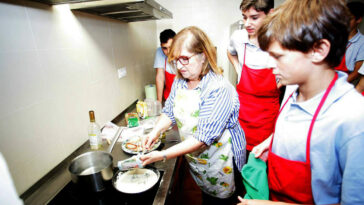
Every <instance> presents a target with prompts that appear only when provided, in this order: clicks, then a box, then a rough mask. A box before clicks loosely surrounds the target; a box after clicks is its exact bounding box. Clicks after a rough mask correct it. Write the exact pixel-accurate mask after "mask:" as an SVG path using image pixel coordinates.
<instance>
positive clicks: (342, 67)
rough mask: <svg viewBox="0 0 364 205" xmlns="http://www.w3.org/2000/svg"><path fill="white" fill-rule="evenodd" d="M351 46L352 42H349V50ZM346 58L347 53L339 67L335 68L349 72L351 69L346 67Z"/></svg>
mask: <svg viewBox="0 0 364 205" xmlns="http://www.w3.org/2000/svg"><path fill="white" fill-rule="evenodd" d="M350 46H351V42H350V43H349V45H347V46H346V50H348V48H349V47H350ZM345 53H346V51H345ZM345 58H346V54H344V56H343V58H342V60H341V62H340V64H339V65H338V66H337V67H335V70H339V71H344V72H345V73H347V74H349V73H350V71H349V69H348V67H346V60H345Z"/></svg>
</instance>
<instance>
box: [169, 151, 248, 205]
mask: <svg viewBox="0 0 364 205" xmlns="http://www.w3.org/2000/svg"><path fill="white" fill-rule="evenodd" d="M177 163H178V165H177V166H176V168H177V169H178V170H177V173H176V176H175V180H176V181H175V182H177V183H175V187H174V189H173V191H172V192H174V195H173V199H172V200H171V201H169V202H168V203H167V204H171V205H202V191H201V189H200V188H199V187H198V186H197V185H196V183H195V181H194V180H193V178H192V176H191V174H190V171H189V167H188V164H187V162H186V160H185V159H184V158H182V159H180V160H179V161H178V162H177ZM240 186H242V184H241V185H240ZM239 192H241V193H240V194H239V195H240V196H244V193H243V192H244V191H242V190H241V189H240V190H239ZM234 197H236V200H234V201H235V202H232V204H237V203H238V200H237V196H234Z"/></svg>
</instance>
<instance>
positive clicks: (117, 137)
mask: <svg viewBox="0 0 364 205" xmlns="http://www.w3.org/2000/svg"><path fill="white" fill-rule="evenodd" d="M124 129H125V127H119V128H118V130H117V131H116V133H115V135H114V138H113V140H112V143H111V144H110V146H109V147H108V148H107V150H106V152H108V153H111V151H112V149H113V148H114V145H115V143H116V141H117V140H118V139H119V137H120V135H121V133H122V132H123V131H124Z"/></svg>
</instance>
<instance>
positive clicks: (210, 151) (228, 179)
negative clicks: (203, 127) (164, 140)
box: [173, 88, 235, 198]
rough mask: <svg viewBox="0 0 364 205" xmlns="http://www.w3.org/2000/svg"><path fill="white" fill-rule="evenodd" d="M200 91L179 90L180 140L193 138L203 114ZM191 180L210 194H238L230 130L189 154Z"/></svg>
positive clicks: (224, 195) (175, 110) (225, 196)
mask: <svg viewBox="0 0 364 205" xmlns="http://www.w3.org/2000/svg"><path fill="white" fill-rule="evenodd" d="M200 93H201V92H200V90H186V89H180V88H178V89H177V91H176V96H175V102H174V108H173V112H174V116H175V119H176V123H177V126H178V130H179V134H180V137H181V140H182V141H183V140H186V139H188V138H190V137H193V134H194V133H195V132H196V131H197V124H198V118H199V113H200V107H199V106H200V101H201V100H200ZM185 156H186V159H187V161H188V163H189V165H190V171H191V174H192V177H193V178H194V180H195V181H196V183H197V185H198V186H199V187H200V188H201V189H202V191H204V192H205V193H207V194H210V195H212V196H214V197H218V198H228V197H230V196H231V195H232V194H233V193H234V191H235V182H234V170H233V169H234V168H233V167H234V165H233V163H234V162H233V152H232V144H231V135H230V132H229V131H228V130H225V131H224V132H223V134H222V135H221V136H220V137H219V138H218V139H216V141H215V142H214V143H213V144H212V145H211V146H209V147H207V148H206V149H203V150H198V151H195V152H193V153H189V154H186V155H185Z"/></svg>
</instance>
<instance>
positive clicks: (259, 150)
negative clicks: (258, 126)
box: [252, 135, 272, 162]
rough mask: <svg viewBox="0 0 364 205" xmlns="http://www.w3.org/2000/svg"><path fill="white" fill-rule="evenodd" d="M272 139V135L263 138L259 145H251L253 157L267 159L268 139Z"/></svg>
mask: <svg viewBox="0 0 364 205" xmlns="http://www.w3.org/2000/svg"><path fill="white" fill-rule="evenodd" d="M271 140H272V135H271V136H270V137H268V138H267V139H266V140H264V141H263V142H262V143H260V144H259V145H257V146H255V147H253V149H252V153H254V155H255V158H260V159H261V160H263V161H264V162H266V161H267V159H268V152H269V145H270V141H271Z"/></svg>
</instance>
